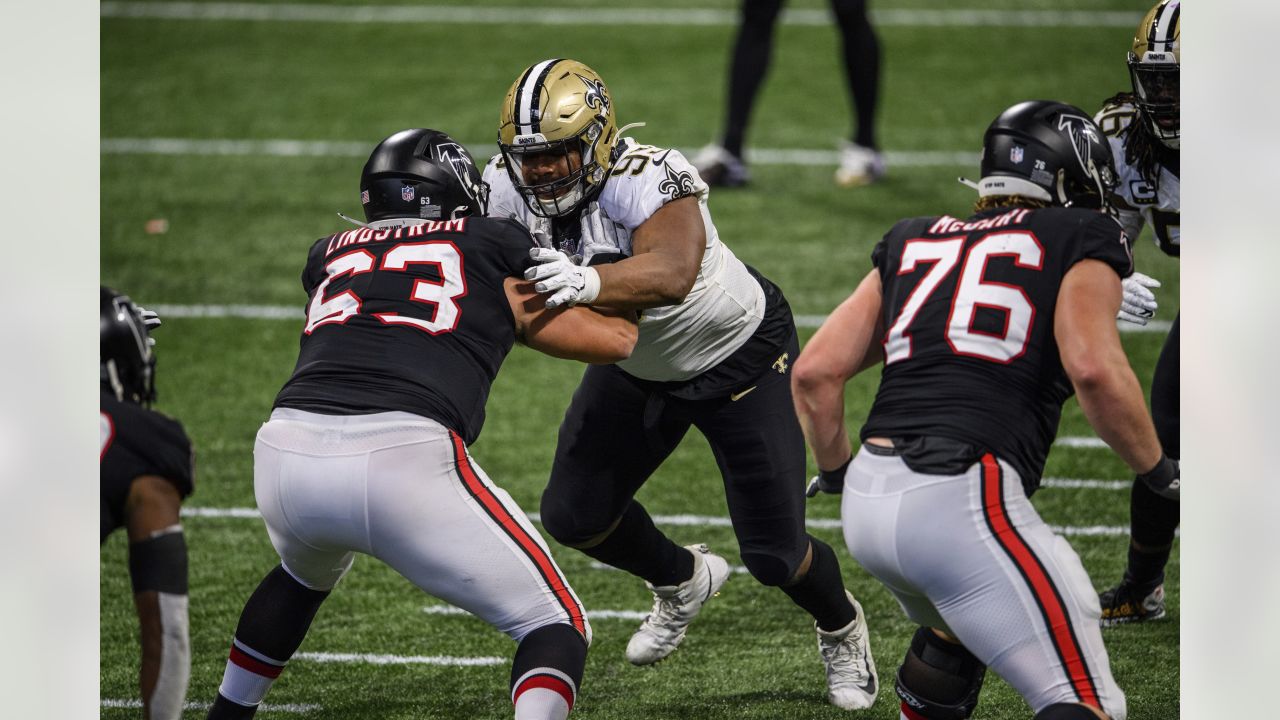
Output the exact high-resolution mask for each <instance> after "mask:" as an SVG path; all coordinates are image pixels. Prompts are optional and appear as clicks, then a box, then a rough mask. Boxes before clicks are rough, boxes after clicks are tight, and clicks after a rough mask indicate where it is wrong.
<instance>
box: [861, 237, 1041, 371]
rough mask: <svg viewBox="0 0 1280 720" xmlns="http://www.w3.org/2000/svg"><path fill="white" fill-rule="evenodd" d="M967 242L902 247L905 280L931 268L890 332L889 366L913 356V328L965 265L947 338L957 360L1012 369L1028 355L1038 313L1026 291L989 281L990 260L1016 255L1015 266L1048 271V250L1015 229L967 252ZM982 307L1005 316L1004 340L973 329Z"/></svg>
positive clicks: (916, 242)
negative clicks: (980, 361) (986, 362)
mask: <svg viewBox="0 0 1280 720" xmlns="http://www.w3.org/2000/svg"><path fill="white" fill-rule="evenodd" d="M964 245H965V237H964V236H961V237H955V238H944V239H939V240H934V239H923V238H921V239H916V240H908V241H907V242H906V244H905V245H903V248H902V262H901V266H900V267H899V269H898V274H899V275H905V274H907V273H910V272H914V271H915V269H916V267H917V266H919V265H921V264H929V265H930V267H929V269H928V270H927V271H925V274H924V276H923V277H921V278H920V282H919V283H918V284H917V285H916V286H915V288H914V289H912V291H911V294H910V295H908V296H907V301H906V303H904V304H903V306H902V310H901V311H900V312H899V313H898V317H897V318H896V319H895V320H894V322H893V324H892V325H891V326H890V327H889V331H888V332H887V333H885V339H884V362H885V364H886V365H890V364H892V363H895V362H899V361H901V360H906V359H907V358H910V357H911V352H912V347H911V333H910V332H908V329H909V328H910V327H911V323H912V322H913V321H914V320H915V319H916V315H917V314H918V313H919V312H920V309H921V308H922V307H924V304H925V302H926V301H927V300H928V299H929V296H931V295H932V294H933V293H934V291H936V290H937V289H938V286H939V285H941V284H942V281H943V280H945V279H946V278H947V276H948V275H950V274H951V272H952V271H953V270H954V269H955V268H956V266H957V265H960V280H959V282H957V283H956V289H955V293H954V294H953V295H952V298H951V311H950V313H949V314H948V316H947V324H946V329H945V331H944V337H945V338H946V341H947V345H949V346H950V348H951V351H952V352H953V353H955V354H956V355H964V356H967V357H975V358H980V359H983V360H990V361H992V362H998V363H1003V364H1008V363H1011V362H1013V361H1014V360H1016V359H1017V358H1019V357H1021V356H1022V354H1023V353H1024V352H1026V350H1027V338H1029V337H1030V336H1031V326H1032V324H1033V323H1034V322H1035V318H1036V308H1035V305H1034V304H1032V302H1031V299H1030V298H1029V297H1027V293H1026V291H1025V290H1023V289H1022V288H1021V287H1018V286H1016V285H1009V284H1006V283H1001V282H995V281H991V280H986V279H984V277H983V276H984V274H985V273H986V268H987V261H988V260H989V259H990V258H992V257H997V256H1010V257H1012V258H1013V261H1014V265H1016V266H1017V267H1020V268H1024V269H1029V270H1040V269H1042V268H1043V267H1044V248H1043V247H1041V245H1040V241H1039V240H1037V239H1036V236H1035V235H1034V234H1032V233H1031V232H1028V231H1025V230H1010V231H1006V232H997V233H993V234H991V235H987V236H986V237H984V238H983V239H981V240H979V241H978V242H976V243H974V244H973V245H972V246H971V247H970V248H969V251H968V253H965V254H964V262H963V263H961V254H962V253H963V252H964ZM979 307H986V308H992V309H995V310H999V311H1003V312H1004V313H1005V314H1006V315H1005V317H1006V322H1005V327H1004V332H1003V333H1002V334H999V335H995V334H991V333H986V332H981V331H978V330H974V329H973V320H974V315H975V314H976V313H977V310H978V308H979Z"/></svg>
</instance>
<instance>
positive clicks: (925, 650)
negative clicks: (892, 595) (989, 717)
mask: <svg viewBox="0 0 1280 720" xmlns="http://www.w3.org/2000/svg"><path fill="white" fill-rule="evenodd" d="M986 674H987V666H986V665H984V664H983V663H982V661H981V660H979V659H978V658H977V657H975V656H974V655H973V653H971V652H969V651H968V650H967V649H965V647H964V646H963V645H961V644H959V643H955V642H950V641H948V640H945V639H943V638H942V637H941V636H939V635H938V633H937V632H935V631H934V630H933V629H932V628H926V627H921V628H918V629H917V630H916V634H915V635H914V636H913V637H912V638H911V645H910V646H909V647H908V648H907V656H906V658H905V659H903V661H902V667H900V668H898V677H897V681H896V683H895V685H894V690H896V691H897V693H898V699H899V700H900V701H901V707H900V709H901V712H902V717H903V718H906V719H907V720H964V719H965V718H968V717H969V716H970V715H972V714H973V710H974V708H976V707H977V706H978V693H979V692H981V690H982V681H983V679H984V678H985V677H986Z"/></svg>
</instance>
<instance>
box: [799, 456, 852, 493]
mask: <svg viewBox="0 0 1280 720" xmlns="http://www.w3.org/2000/svg"><path fill="white" fill-rule="evenodd" d="M851 462H853V456H852V455H850V456H849V459H848V460H845V461H844V464H843V465H841V466H840V467H838V468H836V469H835V470H818V474H817V475H815V476H814V477H813V479H812V480H810V481H809V488H808V489H807V490H805V491H804V496H805V497H813V496H814V495H817V494H818V491H819V490H821V491H822V492H824V493H831V494H832V495H839V494H840V493H842V492H844V474H845V472H846V471H847V470H848V469H849V463H851Z"/></svg>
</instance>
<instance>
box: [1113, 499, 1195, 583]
mask: <svg viewBox="0 0 1280 720" xmlns="http://www.w3.org/2000/svg"><path fill="white" fill-rule="evenodd" d="M1181 510H1182V506H1181V504H1180V503H1179V502H1178V501H1177V500H1170V499H1169V498H1166V497H1161V496H1159V495H1157V494H1156V492H1155V491H1154V490H1152V489H1151V488H1149V487H1147V484H1146V483H1144V482H1141V481H1138V482H1135V483H1134V484H1133V492H1132V494H1130V496H1129V520H1130V527H1131V536H1132V541H1131V542H1130V543H1129V564H1128V567H1126V568H1125V578H1126V579H1128V580H1129V581H1130V582H1132V583H1133V584H1135V585H1138V586H1139V587H1140V588H1142V589H1145V590H1148V591H1150V590H1152V589H1154V588H1155V586H1157V585H1159V584H1160V583H1161V582H1163V581H1164V566H1165V565H1166V564H1167V563H1168V562H1169V552H1170V550H1171V549H1172V545H1173V538H1174V535H1175V534H1176V533H1177V531H1178V522H1179V519H1180V517H1181ZM1135 543H1136V544H1137V545H1139V546H1141V547H1142V550H1139V549H1138V548H1136V547H1134V544H1135Z"/></svg>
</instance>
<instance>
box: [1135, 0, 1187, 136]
mask: <svg viewBox="0 0 1280 720" xmlns="http://www.w3.org/2000/svg"><path fill="white" fill-rule="evenodd" d="M1179 6H1180V2H1179V0H1161V1H1160V2H1158V3H1156V6H1155V7H1153V8H1151V10H1150V11H1149V12H1148V13H1147V14H1146V16H1145V17H1143V18H1142V22H1141V23H1139V24H1138V30H1137V32H1135V33H1134V35H1133V46H1132V47H1131V48H1130V49H1129V77H1130V79H1132V80H1133V94H1134V96H1135V102H1136V103H1137V105H1138V110H1139V112H1140V113H1141V115H1142V119H1143V121H1144V122H1146V124H1147V129H1148V130H1150V131H1151V134H1152V135H1153V136H1154V137H1155V138H1156V139H1157V140H1159V141H1160V142H1161V143H1163V144H1164V145H1165V147H1168V148H1172V149H1174V150H1177V149H1178V146H1179V143H1180V138H1181V124H1180V122H1179V119H1178V112H1179V111H1178V95H1179V83H1178V74H1179V73H1178V67H1179V65H1178V62H1179V57H1180V56H1181V54H1182V42H1181V39H1180V34H1181V33H1180V28H1181V24H1182V23H1181V13H1180V12H1179V11H1180V9H1181V8H1180V7H1179Z"/></svg>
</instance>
